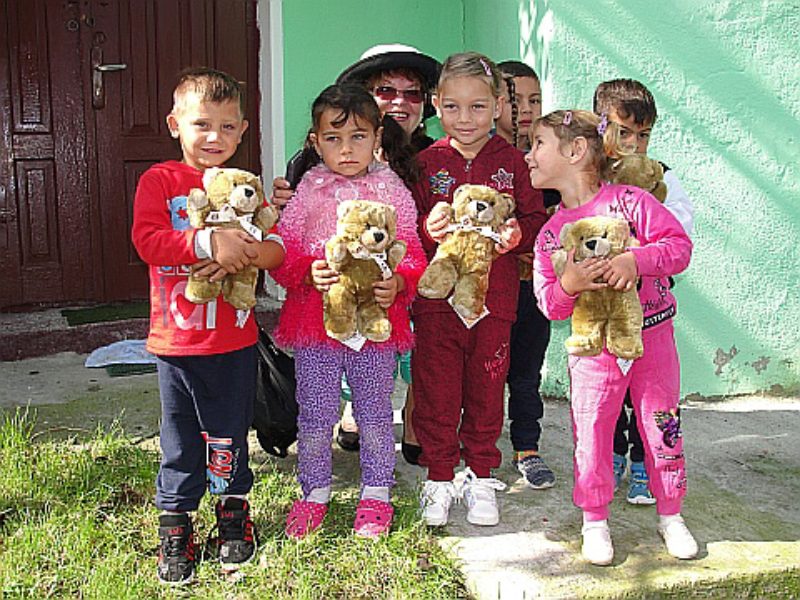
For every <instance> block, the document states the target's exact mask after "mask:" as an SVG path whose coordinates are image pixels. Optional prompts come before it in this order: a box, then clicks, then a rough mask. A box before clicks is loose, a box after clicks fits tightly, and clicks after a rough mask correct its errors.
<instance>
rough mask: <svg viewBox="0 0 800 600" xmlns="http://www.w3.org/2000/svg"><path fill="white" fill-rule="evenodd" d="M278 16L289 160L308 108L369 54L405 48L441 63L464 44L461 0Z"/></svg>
mask: <svg viewBox="0 0 800 600" xmlns="http://www.w3.org/2000/svg"><path fill="white" fill-rule="evenodd" d="M282 10H283V38H284V61H283V68H284V74H283V76H284V92H285V99H286V100H285V135H286V156H287V157H288V156H291V155H292V154H293V153H294V152H295V150H297V148H299V147H300V146H301V145H302V143H303V140H304V139H305V134H306V132H307V131H308V127H309V125H310V107H311V102H312V101H313V100H314V98H315V97H316V96H317V94H319V92H320V91H322V89H323V88H324V87H325V86H327V85H329V84H331V83H333V82H334V80H335V79H336V77H337V75H338V74H339V73H340V72H341V71H342V70H344V68H345V67H347V66H348V65H350V64H352V63H354V62H355V61H356V60H358V57H359V56H361V53H362V52H363V51H364V50H366V49H367V48H370V47H372V46H374V45H376V44H391V43H399V44H408V45H411V46H415V47H416V48H418V49H419V50H421V51H422V52H425V53H427V54H430V55H431V56H434V57H436V58H438V59H440V60H441V59H443V58H444V57H445V56H447V55H448V54H450V53H451V52H456V51H458V50H459V49H461V47H462V43H463V42H462V40H463V26H464V11H463V5H462V2H461V0H435V1H431V0H403V1H402V2H387V1H385V0H336V1H335V2H334V1H332V0H284V2H283V3H282ZM434 131H435V129H434Z"/></svg>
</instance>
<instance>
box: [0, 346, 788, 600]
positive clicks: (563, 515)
mask: <svg viewBox="0 0 800 600" xmlns="http://www.w3.org/2000/svg"><path fill="white" fill-rule="evenodd" d="M84 360H85V355H81V354H75V353H62V354H56V355H52V356H47V357H41V358H33V359H26V360H21V361H14V362H3V363H0V381H2V389H0V409H3V408H9V407H13V406H25V405H27V404H32V405H37V406H38V407H39V411H40V412H39V419H40V421H39V425H40V426H45V427H66V428H72V427H80V428H83V429H89V430H91V429H93V428H94V427H95V426H96V424H97V423H98V422H109V421H110V420H112V419H113V418H115V417H117V416H118V415H119V412H120V410H121V409H123V408H124V409H125V417H124V421H125V428H126V431H127V432H128V433H129V434H131V435H137V434H139V435H142V436H150V435H153V434H154V433H155V432H156V431H157V420H158V394H157V388H156V383H155V377H154V376H153V375H139V376H133V377H122V378H110V377H108V376H107V375H106V373H105V371H103V370H101V369H92V370H90V369H86V368H84V367H83V361H84ZM403 398H404V389H403V388H402V385H399V386H398V389H397V390H396V393H395V406H396V407H397V408H398V409H399V407H400V406H401V405H402V402H403ZM398 412H399V411H398ZM682 421H683V430H684V436H685V450H686V454H687V458H688V469H689V473H688V476H689V492H688V496H687V500H686V504H685V509H684V516H685V517H686V520H687V523H688V525H689V527H690V528H691V530H692V531H693V532H694V534H695V536H696V537H697V539H698V541H699V542H700V545H701V555H700V557H699V558H698V559H697V560H694V561H683V562H682V561H677V560H675V559H673V558H671V557H670V556H669V555H668V554H667V553H666V551H665V550H664V548H663V544H662V542H661V540H660V538H659V537H658V535H657V533H656V530H655V525H656V519H657V517H656V513H655V509H654V508H653V507H639V506H631V505H629V504H627V503H626V502H625V498H624V489H625V486H626V483H625V484H623V489H622V490H621V491H620V492H619V493H618V494H617V498H616V499H615V501H614V503H613V505H612V514H611V518H610V524H611V531H612V535H613V537H614V543H615V549H616V557H615V559H614V563H613V565H612V566H610V567H605V568H603V567H593V566H589V565H586V564H585V563H584V562H583V561H582V560H581V557H580V520H581V516H580V511H578V509H576V508H575V507H574V506H573V505H572V501H571V488H572V463H571V453H572V434H571V430H570V420H569V407H568V405H567V403H566V401H564V400H552V401H548V402H547V404H546V413H545V419H544V422H543V427H544V433H543V439H542V452H543V455H544V456H545V458H546V459H547V462H548V463H549V464H550V466H551V468H552V469H553V470H554V471H555V473H556V477H557V483H556V486H555V487H554V488H551V489H549V490H543V491H534V490H531V489H528V488H527V487H525V486H524V485H523V484H522V482H521V481H520V478H519V475H518V473H517V472H516V470H515V469H514V468H513V467H512V466H511V465H510V463H509V461H508V457H510V454H511V449H510V445H509V443H508V435H507V432H505V433H504V435H503V437H502V439H501V442H500V445H501V449H502V450H503V453H504V457H506V460H505V463H504V465H503V466H502V467H501V468H500V469H498V470H497V472H496V476H497V477H498V478H499V479H501V480H503V481H505V482H506V483H508V484H509V488H508V490H507V491H505V492H500V493H499V494H498V497H499V500H500V504H501V509H502V514H501V523H500V525H498V526H497V527H489V528H485V527H475V526H472V525H469V524H468V523H467V522H466V520H465V518H464V517H465V510H464V507H463V506H460V505H458V506H454V507H453V510H452V511H451V519H450V525H449V526H448V527H447V529H446V534H447V535H446V536H445V537H443V538H442V543H443V544H445V545H446V547H448V548H449V549H450V550H451V551H452V552H453V553H454V554H455V555H457V556H458V558H459V559H460V561H461V564H462V568H463V570H464V572H465V574H466V576H467V581H468V585H469V587H470V589H471V590H472V591H473V593H474V594H475V596H476V597H478V598H485V599H492V600H494V599H497V598H503V599H506V598H508V599H517V598H519V599H523V598H524V599H531V598H576V597H617V596H619V595H620V594H625V593H637V594H642V593H645V592H646V590H647V589H652V588H665V587H669V586H673V585H676V584H681V583H685V582H703V581H717V580H724V579H726V578H729V577H732V576H742V575H747V574H759V573H767V572H775V571H781V570H785V569H790V568H797V567H798V565H800V504H799V503H798V502H797V498H800V443H798V441H797V436H798V432H800V399H797V398H785V399H781V398H767V397H760V396H753V397H743V398H735V399H730V400H724V401H697V400H695V401H692V402H690V403H686V404H685V406H684V409H683V413H682ZM397 431H398V436H399V431H400V429H399V427H398V430H397ZM349 456H350V457H351V458H350V459H349V460H346V461H339V460H338V459H337V467H336V468H337V469H338V468H350V467H340V466H339V465H342V464H343V463H344V464H348V463H352V466H353V468H354V467H355V465H356V461H355V458H356V457H355V455H349ZM423 477H424V471H423V470H422V469H420V468H418V467H412V466H409V465H407V464H405V462H404V461H403V460H402V457H400V455H399V454H398V478H399V479H400V481H402V482H403V483H404V484H406V485H409V486H415V485H416V484H417V482H418V481H420V480H421V479H422V478H423Z"/></svg>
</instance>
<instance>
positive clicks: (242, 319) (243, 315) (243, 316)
mask: <svg viewBox="0 0 800 600" xmlns="http://www.w3.org/2000/svg"><path fill="white" fill-rule="evenodd" d="M249 316H250V309H249V308H248V309H246V310H241V309H237V310H236V327H238V328H239V329H242V328H244V326H245V324H246V323H247V317H249Z"/></svg>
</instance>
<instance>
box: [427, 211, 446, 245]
mask: <svg viewBox="0 0 800 600" xmlns="http://www.w3.org/2000/svg"><path fill="white" fill-rule="evenodd" d="M449 225H450V205H449V204H448V203H447V202H437V203H436V204H434V206H433V208H432V209H431V212H429V213H428V218H427V219H426V220H425V228H426V229H427V230H428V235H430V236H431V239H432V240H433V241H434V242H436V243H437V244H439V243H441V241H442V240H443V239H444V237H445V236H446V235H447V227H448V226H449Z"/></svg>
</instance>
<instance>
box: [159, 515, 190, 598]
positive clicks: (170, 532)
mask: <svg viewBox="0 0 800 600" xmlns="http://www.w3.org/2000/svg"><path fill="white" fill-rule="evenodd" d="M158 538H159V540H160V544H159V548H158V580H159V581H160V582H161V583H166V584H167V585H185V584H187V583H189V582H190V581H191V580H192V579H193V578H194V568H195V566H196V564H197V558H196V556H197V544H196V543H195V540H194V529H193V528H192V519H191V517H190V516H189V515H188V514H187V513H180V514H163V515H159V517H158Z"/></svg>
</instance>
